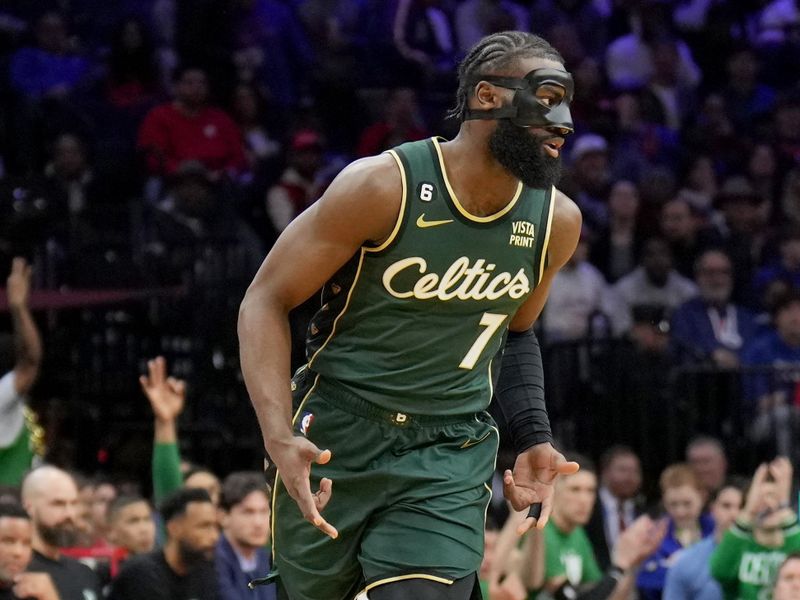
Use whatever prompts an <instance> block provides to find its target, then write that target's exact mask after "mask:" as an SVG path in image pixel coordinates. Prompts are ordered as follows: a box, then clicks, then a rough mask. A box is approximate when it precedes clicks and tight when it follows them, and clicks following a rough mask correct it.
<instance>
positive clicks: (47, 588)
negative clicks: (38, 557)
mask: <svg viewBox="0 0 800 600" xmlns="http://www.w3.org/2000/svg"><path fill="white" fill-rule="evenodd" d="M32 535H33V527H32V525H31V518H30V516H29V515H28V513H26V512H25V510H24V509H23V508H22V507H21V506H19V505H18V504H12V503H9V502H0V599H1V600H17V599H18V598H24V599H26V600H61V598H60V597H59V595H58V592H56V588H55V586H54V585H53V580H52V579H51V577H50V575H49V574H47V573H29V572H26V569H27V568H28V565H29V564H30V562H31V557H32V556H33V548H32V547H31V536H32Z"/></svg>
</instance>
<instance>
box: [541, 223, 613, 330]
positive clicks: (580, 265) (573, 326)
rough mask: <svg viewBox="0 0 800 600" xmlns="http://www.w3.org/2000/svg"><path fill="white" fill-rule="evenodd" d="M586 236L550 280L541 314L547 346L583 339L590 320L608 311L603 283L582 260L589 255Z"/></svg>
mask: <svg viewBox="0 0 800 600" xmlns="http://www.w3.org/2000/svg"><path fill="white" fill-rule="evenodd" d="M587 235H588V234H587V233H586V232H585V231H584V233H583V235H581V239H580V241H579V242H578V246H577V248H576V249H575V252H574V253H573V254H572V257H571V258H570V259H569V261H568V262H567V264H565V265H564V266H563V267H562V268H561V270H560V271H559V272H558V273H556V276H555V277H554V278H553V283H552V285H551V288H550V295H549V297H548V301H547V303H546V304H545V307H544V311H543V313H542V328H543V332H544V339H545V340H546V342H547V343H548V344H550V343H554V342H562V341H574V340H579V339H583V338H585V337H586V336H587V334H589V332H590V326H591V319H592V317H594V316H595V315H597V314H598V313H604V311H606V310H608V306H607V300H608V286H607V284H606V282H605V279H603V275H602V273H600V271H598V270H597V269H596V268H595V267H594V266H593V265H591V264H590V263H589V262H588V261H587V260H586V259H587V256H588V254H589V242H588V240H587V239H586V237H587ZM606 319H607V318H605V317H604V320H606Z"/></svg>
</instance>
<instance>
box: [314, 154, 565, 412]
mask: <svg viewBox="0 0 800 600" xmlns="http://www.w3.org/2000/svg"><path fill="white" fill-rule="evenodd" d="M389 154H390V155H391V156H392V158H393V159H394V160H395V162H396V164H397V168H398V170H399V172H400V175H401V181H402V190H403V191H402V199H401V208H400V213H399V216H398V219H397V222H396V224H395V227H394V230H393V231H392V233H391V235H390V236H389V238H388V239H387V240H386V241H384V242H383V243H382V244H381V245H380V246H370V245H365V246H364V247H362V248H361V249H360V250H359V252H358V253H357V254H356V255H354V256H353V257H352V259H351V260H350V261H349V262H348V263H347V264H346V265H345V266H344V267H342V268H341V269H340V270H339V272H337V273H336V274H335V275H334V276H333V277H332V278H331V280H330V281H328V282H327V283H326V285H325V287H324V288H323V292H322V307H321V309H320V310H319V312H317V314H316V315H315V316H314V318H313V319H312V321H311V324H310V325H309V332H308V340H307V354H308V360H309V368H310V369H311V370H312V371H313V372H316V373H318V374H320V375H321V376H322V377H323V379H328V380H335V381H337V382H338V383H339V384H340V385H341V386H343V387H345V388H346V389H347V390H348V391H351V392H353V393H354V394H355V395H357V396H359V397H361V398H364V399H365V400H368V401H370V402H372V403H374V404H377V405H378V406H381V407H383V408H386V409H389V410H400V411H402V412H408V413H412V414H413V413H417V414H427V415H452V414H465V413H471V412H477V411H480V410H483V409H485V408H486V407H487V406H488V405H489V401H490V399H491V396H492V373H493V371H492V361H493V359H494V357H495V356H496V355H497V354H498V351H499V350H500V349H501V348H502V347H503V341H504V339H505V336H506V332H507V331H508V325H509V323H510V322H511V320H512V319H513V317H514V315H515V314H516V312H517V310H518V309H519V307H520V306H521V305H522V304H523V303H524V302H525V300H527V299H528V297H529V296H530V295H531V293H532V292H533V291H534V289H535V288H536V286H537V285H538V284H539V282H540V281H541V278H542V272H543V270H544V269H545V267H546V262H547V261H546V259H547V247H548V242H549V238H550V225H551V222H552V217H553V206H554V200H553V198H554V193H555V188H553V187H552V186H551V187H550V188H549V189H536V188H528V187H526V186H524V185H522V183H519V184H518V185H517V189H516V191H515V192H514V193H513V194H511V195H510V196H509V198H508V201H507V203H506V204H505V206H503V207H502V208H501V209H500V210H498V211H497V212H496V213H495V214H492V215H487V216H477V215H473V214H471V213H470V212H468V211H467V210H466V209H465V208H464V206H463V205H462V204H461V202H460V201H459V199H458V197H457V196H456V193H455V191H454V188H453V186H452V185H451V182H450V181H449V179H448V174H447V165H446V164H445V162H444V158H443V154H442V150H441V147H440V144H439V141H438V140H437V139H428V140H423V141H420V142H411V143H408V144H403V145H402V146H399V147H397V148H395V149H393V150H391V151H390V153H389Z"/></svg>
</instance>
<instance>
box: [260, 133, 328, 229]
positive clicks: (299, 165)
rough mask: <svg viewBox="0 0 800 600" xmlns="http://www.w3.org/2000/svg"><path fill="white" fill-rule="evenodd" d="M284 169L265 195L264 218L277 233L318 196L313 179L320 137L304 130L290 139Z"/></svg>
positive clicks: (319, 164) (318, 166)
mask: <svg viewBox="0 0 800 600" xmlns="http://www.w3.org/2000/svg"><path fill="white" fill-rule="evenodd" d="M288 162H289V164H288V166H287V167H286V170H285V171H284V172H283V174H282V175H281V179H280V181H279V182H278V183H277V184H276V185H274V186H273V187H272V188H270V190H269V191H268V192H267V199H266V203H267V215H268V216H269V219H270V223H271V224H272V227H273V228H274V229H275V231H276V232H278V233H280V232H281V231H283V230H284V229H286V227H287V226H288V225H289V223H291V222H292V221H293V220H294V218H295V217H297V215H299V214H300V213H301V212H303V211H304V210H305V209H306V208H308V207H309V206H311V204H312V203H314V202H315V201H316V200H317V198H319V196H320V195H321V194H322V191H323V190H322V189H321V187H320V182H319V181H318V180H317V175H318V174H319V173H320V170H321V168H322V166H323V142H322V137H321V136H320V135H319V133H317V132H316V131H314V130H311V129H304V130H301V131H298V132H297V133H295V134H294V136H292V140H291V143H290V145H289V157H288Z"/></svg>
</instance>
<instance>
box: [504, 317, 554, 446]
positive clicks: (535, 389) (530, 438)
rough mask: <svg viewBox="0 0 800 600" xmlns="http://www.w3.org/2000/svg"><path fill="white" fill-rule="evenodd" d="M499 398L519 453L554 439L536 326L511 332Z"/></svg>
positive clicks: (506, 349) (508, 337)
mask: <svg viewBox="0 0 800 600" xmlns="http://www.w3.org/2000/svg"><path fill="white" fill-rule="evenodd" d="M495 399H496V401H497V405H498V407H499V408H500V411H501V412H502V413H503V418H504V419H505V421H506V423H507V424H508V429H509V432H510V433H511V439H512V441H513V443H514V450H515V451H516V453H517V454H521V453H522V452H524V451H525V450H527V449H528V448H530V447H531V446H535V445H536V444H542V443H545V442H551V443H552V441H553V434H552V432H551V430H550V418H549V417H548V416H547V407H546V406H545V402H544V370H543V368H542V351H541V349H540V348H539V340H538V339H536V334H535V333H534V332H533V328H532V327H531V328H530V329H528V330H526V331H523V332H515V331H509V332H508V336H507V338H506V346H505V350H504V351H503V359H502V363H501V366H500V375H499V376H498V378H497V385H496V386H495Z"/></svg>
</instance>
